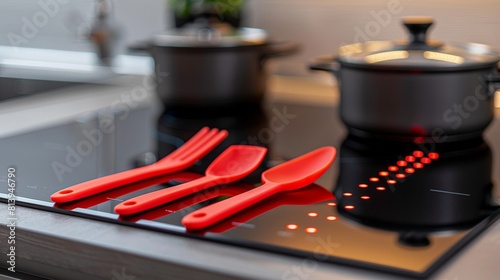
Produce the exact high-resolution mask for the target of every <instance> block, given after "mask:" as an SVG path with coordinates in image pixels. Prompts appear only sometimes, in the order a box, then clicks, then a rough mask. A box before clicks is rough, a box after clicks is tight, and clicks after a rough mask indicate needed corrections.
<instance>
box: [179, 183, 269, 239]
mask: <svg viewBox="0 0 500 280" xmlns="http://www.w3.org/2000/svg"><path fill="white" fill-rule="evenodd" d="M278 186H279V184H276V183H271V182H268V183H265V184H264V185H262V186H260V187H257V188H255V189H252V190H249V191H247V192H245V193H242V194H240V195H237V196H233V197H231V198H228V199H226V200H223V201H220V202H217V203H215V204H212V205H209V206H207V207H204V208H202V209H200V210H196V211H194V212H192V213H190V214H188V215H186V216H185V217H184V218H183V219H182V224H183V225H184V226H185V227H186V229H188V230H200V229H204V228H207V227H209V226H212V225H215V224H216V223H218V222H220V221H222V220H224V219H226V218H228V217H230V216H232V215H234V214H236V213H238V212H240V211H242V210H244V209H246V208H248V207H250V206H252V205H253V204H255V203H257V202H260V201H261V200H263V199H265V198H267V197H269V196H271V195H273V194H275V193H277V192H279V189H278Z"/></svg>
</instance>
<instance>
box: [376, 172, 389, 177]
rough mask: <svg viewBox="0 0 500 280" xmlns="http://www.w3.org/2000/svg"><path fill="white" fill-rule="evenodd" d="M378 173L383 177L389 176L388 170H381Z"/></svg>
mask: <svg viewBox="0 0 500 280" xmlns="http://www.w3.org/2000/svg"><path fill="white" fill-rule="evenodd" d="M378 175H380V176H382V177H386V176H389V172H387V171H380V172H379V173H378Z"/></svg>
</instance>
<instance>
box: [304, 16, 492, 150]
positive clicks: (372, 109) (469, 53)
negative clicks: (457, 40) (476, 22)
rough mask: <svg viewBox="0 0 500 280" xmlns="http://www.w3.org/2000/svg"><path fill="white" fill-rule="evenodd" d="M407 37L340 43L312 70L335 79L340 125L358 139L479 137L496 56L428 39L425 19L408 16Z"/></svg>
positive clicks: (488, 113)
mask: <svg viewBox="0 0 500 280" xmlns="http://www.w3.org/2000/svg"><path fill="white" fill-rule="evenodd" d="M403 23H404V25H405V27H406V28H407V30H408V31H409V39H408V40H401V41H394V42H393V41H370V42H365V43H357V44H351V45H346V46H343V47H341V48H339V50H338V54H337V56H336V57H320V58H316V59H315V60H314V62H312V63H311V65H310V68H311V69H312V70H322V71H328V72H331V73H333V74H334V76H335V77H336V78H337V81H338V84H339V89H340V95H341V104H340V114H341V119H342V121H343V122H344V123H345V125H346V126H347V127H348V129H349V131H350V132H351V133H352V134H354V135H358V136H363V137H364V136H370V137H380V138H387V139H394V138H397V139H400V140H414V139H415V137H426V138H432V139H433V140H434V141H436V142H444V141H455V140H462V139H470V138H474V137H477V136H478V135H481V134H482V132H483V131H484V130H485V129H486V127H487V126H488V125H489V123H490V122H491V120H492V118H493V111H494V100H493V96H494V93H495V90H496V89H498V88H500V78H499V75H498V70H497V67H498V62H499V60H500V57H499V54H498V53H497V52H496V51H495V50H494V49H493V48H491V47H489V46H487V45H483V44H477V43H465V44H455V45H451V44H444V43H442V42H439V41H434V40H429V39H428V38H427V31H428V29H429V27H430V26H431V25H432V23H433V20H432V18H429V17H408V18H405V19H404V20H403Z"/></svg>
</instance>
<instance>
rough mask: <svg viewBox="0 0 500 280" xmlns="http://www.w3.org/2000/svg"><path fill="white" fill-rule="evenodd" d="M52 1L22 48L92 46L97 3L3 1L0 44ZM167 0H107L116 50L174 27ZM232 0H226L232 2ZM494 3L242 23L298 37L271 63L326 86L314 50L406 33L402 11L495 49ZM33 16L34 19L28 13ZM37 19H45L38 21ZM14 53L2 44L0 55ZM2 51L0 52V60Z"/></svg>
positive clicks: (320, 8)
mask: <svg viewBox="0 0 500 280" xmlns="http://www.w3.org/2000/svg"><path fill="white" fill-rule="evenodd" d="M52 2H55V3H57V4H58V5H57V11H56V12H54V13H53V14H52V15H50V17H49V19H48V20H47V23H46V24H45V25H44V26H43V27H41V28H38V29H39V30H38V31H37V32H36V35H35V36H33V37H32V38H24V39H25V40H23V41H22V42H21V43H19V46H20V47H27V48H49V49H60V50H72V51H92V50H93V46H92V44H91V43H90V42H89V40H88V39H87V38H86V37H85V36H86V35H85V34H87V33H88V32H89V30H90V28H91V25H92V22H93V21H94V20H95V18H96V12H95V10H96V9H95V5H96V3H97V1H90V0H72V1H68V0H60V1H57V0H40V1H32V0H2V1H1V8H0V34H2V36H0V45H2V46H12V42H11V41H12V36H11V37H9V34H11V35H12V34H13V33H15V34H17V35H21V36H22V28H23V25H25V24H26V23H25V20H24V19H27V20H28V21H30V22H33V20H37V19H36V17H37V12H40V11H44V9H43V8H42V6H43V5H44V4H43V3H46V4H45V5H49V4H48V3H52ZM167 2H168V0H145V1H136V0H120V1H113V7H112V11H111V14H112V17H113V24H116V27H117V30H120V35H121V38H120V40H119V48H118V51H119V52H124V51H125V50H126V46H127V45H129V44H133V43H134V42H137V41H140V40H145V39H148V38H150V37H151V35H153V34H155V33H158V32H161V31H162V30H165V29H167V28H171V27H173V19H172V14H171V13H170V12H169V8H168V3H167ZM230 2H231V1H229V3H230ZM499 12H500V5H499V3H498V1H496V0H476V1H471V0H443V1H432V0H421V1H416V0H352V1H339V0H248V1H245V6H244V16H243V24H242V25H243V26H250V27H258V28H263V29H265V30H267V31H268V32H269V34H270V35H271V37H272V38H282V39H287V40H291V41H294V42H298V43H300V44H301V46H302V50H301V52H300V53H298V54H296V55H293V56H291V57H287V58H286V59H282V60H277V61H273V64H272V67H271V69H272V71H273V72H274V73H276V74H280V75H291V76H309V77H313V79H315V80H318V81H322V82H325V83H332V79H331V78H330V77H328V75H318V74H311V73H310V72H309V71H307V69H306V66H305V65H306V62H307V61H308V60H309V59H310V58H312V57H314V56H317V55H318V54H333V53H334V52H335V51H336V48H337V47H338V46H340V45H342V44H347V43H353V42H360V41H366V40H392V39H394V38H403V37H405V36H406V35H405V31H404V30H403V28H402V27H401V24H400V19H401V17H403V16H407V15H428V16H432V17H434V18H435V22H436V26H435V28H434V30H433V31H432V32H431V37H434V38H439V39H440V40H442V41H445V42H477V43H484V44H488V45H491V46H494V47H497V48H500V36H498V30H499V27H500V17H499V16H498V15H499ZM34 17H35V18H34ZM38 20H40V21H43V20H44V19H43V18H39V19H38ZM8 51H15V50H14V48H12V49H8V48H7V49H6V48H2V51H1V52H0V54H1V53H4V52H8ZM1 59H2V55H0V60H1Z"/></svg>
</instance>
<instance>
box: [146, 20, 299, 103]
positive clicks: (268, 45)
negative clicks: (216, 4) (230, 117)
mask: <svg viewBox="0 0 500 280" xmlns="http://www.w3.org/2000/svg"><path fill="white" fill-rule="evenodd" d="M297 49H298V48H297V45H295V44H292V43H289V42H271V41H269V40H268V38H267V35H266V33H265V31H264V30H261V29H254V28H240V29H236V30H229V31H226V30H217V29H213V28H212V29H207V28H186V29H177V30H172V31H168V32H165V33H163V34H159V35H156V36H155V37H154V38H153V42H152V43H151V48H150V50H151V53H152V56H153V58H154V60H155V65H156V67H155V72H156V76H157V79H158V87H157V93H158V95H159V96H160V97H161V99H162V100H163V102H164V103H165V105H166V106H187V107H190V108H192V107H207V106H210V107H224V106H238V105H241V104H248V103H260V102H261V100H262V97H263V95H264V93H265V92H266V77H267V75H266V69H265V62H266V60H267V59H269V58H271V57H275V56H281V55H287V54H291V53H294V52H295V51H297Z"/></svg>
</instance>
